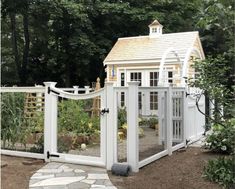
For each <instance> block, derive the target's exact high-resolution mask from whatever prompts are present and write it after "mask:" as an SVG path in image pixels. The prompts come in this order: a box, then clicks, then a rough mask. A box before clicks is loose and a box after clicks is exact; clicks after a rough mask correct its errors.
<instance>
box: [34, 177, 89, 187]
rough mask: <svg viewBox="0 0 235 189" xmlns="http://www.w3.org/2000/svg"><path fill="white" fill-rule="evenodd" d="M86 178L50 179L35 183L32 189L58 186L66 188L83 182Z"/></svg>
mask: <svg viewBox="0 0 235 189" xmlns="http://www.w3.org/2000/svg"><path fill="white" fill-rule="evenodd" d="M84 178H85V177H56V178H50V179H46V180H42V181H40V182H38V183H35V184H33V185H32V186H31V187H34V186H56V185H62V186H65V185H67V184H71V183H73V182H78V181H80V180H83V179H84Z"/></svg>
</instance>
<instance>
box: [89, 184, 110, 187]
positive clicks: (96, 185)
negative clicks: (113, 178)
mask: <svg viewBox="0 0 235 189" xmlns="http://www.w3.org/2000/svg"><path fill="white" fill-rule="evenodd" d="M91 188H106V187H105V185H98V184H93V185H91Z"/></svg>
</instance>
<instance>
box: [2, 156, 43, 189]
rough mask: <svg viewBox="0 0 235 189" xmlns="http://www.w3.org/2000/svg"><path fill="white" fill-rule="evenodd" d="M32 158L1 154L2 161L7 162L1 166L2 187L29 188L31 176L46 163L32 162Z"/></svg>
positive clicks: (11, 188)
mask: <svg viewBox="0 0 235 189" xmlns="http://www.w3.org/2000/svg"><path fill="white" fill-rule="evenodd" d="M31 160H32V159H30V158H20V157H12V156H5V155H1V161H2V162H4V164H7V165H6V166H5V167H2V168H1V189H27V188H28V187H29V179H30V177H31V176H32V175H33V174H34V172H35V171H37V170H38V169H40V168H41V167H42V166H43V165H44V163H42V162H41V161H36V162H35V163H34V164H31V163H30V162H31ZM24 164H27V165H24Z"/></svg>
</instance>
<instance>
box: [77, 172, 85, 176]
mask: <svg viewBox="0 0 235 189" xmlns="http://www.w3.org/2000/svg"><path fill="white" fill-rule="evenodd" d="M75 175H76V176H79V177H80V176H84V177H87V173H86V172H84V173H75Z"/></svg>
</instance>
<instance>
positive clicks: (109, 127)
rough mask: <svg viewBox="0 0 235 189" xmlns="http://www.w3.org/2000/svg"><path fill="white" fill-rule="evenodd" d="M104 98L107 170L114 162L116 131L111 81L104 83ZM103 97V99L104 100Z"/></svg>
mask: <svg viewBox="0 0 235 189" xmlns="http://www.w3.org/2000/svg"><path fill="white" fill-rule="evenodd" d="M105 90H106V91H105V92H106V94H105V98H106V99H107V101H106V103H107V104H106V106H107V107H108V109H109V113H108V114H106V115H107V121H106V132H107V133H106V140H105V143H106V144H105V145H106V168H107V170H111V168H112V165H113V164H114V162H115V161H116V160H115V155H114V154H115V151H114V150H115V147H114V145H115V140H117V138H116V137H115V136H116V135H115V133H116V132H117V117H115V108H114V96H115V95H114V89H113V82H106V83H105ZM106 99H104V100H106Z"/></svg>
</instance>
